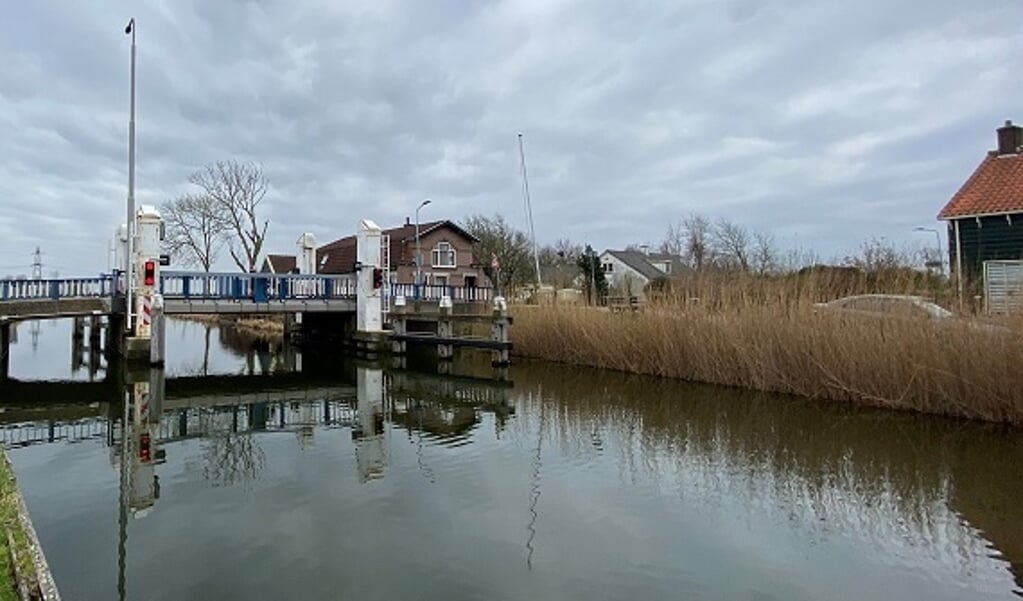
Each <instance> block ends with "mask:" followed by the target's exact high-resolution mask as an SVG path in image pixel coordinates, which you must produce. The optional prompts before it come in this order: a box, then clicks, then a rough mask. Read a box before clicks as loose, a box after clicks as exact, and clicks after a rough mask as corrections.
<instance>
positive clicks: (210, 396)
mask: <svg viewBox="0 0 1023 601" xmlns="http://www.w3.org/2000/svg"><path fill="white" fill-rule="evenodd" d="M153 372H154V373H162V371H159V370H153ZM382 384H383V390H382V391H381V397H380V407H381V411H382V412H383V414H384V415H385V416H386V417H387V420H388V421H392V422H396V423H397V422H400V423H402V424H403V426H407V425H409V424H408V423H407V421H408V420H406V419H404V418H402V417H401V416H402V415H405V414H407V413H408V412H409V411H410V410H409V409H408V407H410V406H411V405H410V404H411V403H415V405H416V407H417V408H420V409H421V408H422V407H424V406H426V405H429V406H449V407H451V406H459V407H461V408H462V409H463V410H464V409H471V410H472V412H473V413H474V412H475V410H476V409H482V410H484V411H496V412H498V413H500V414H501V415H507V414H508V413H509V411H510V409H509V408H508V407H507V389H508V388H510V387H511V383H510V382H497V381H488V380H481V379H476V378H451V377H439V376H428V375H424V374H414V373H410V372H390V373H388V374H387V375H386V377H385V378H384V379H383V382H382ZM8 385H9V386H10V388H5V393H6V392H11V393H12V396H8V395H7V394H5V395H4V403H3V405H4V410H3V411H0V442H2V443H3V444H5V445H7V446H10V447H19V446H26V445H30V444H38V443H53V442H70V443H75V442H82V441H87V440H105V441H106V442H107V444H109V445H116V443H117V441H118V440H120V438H121V430H120V428H121V423H122V420H121V417H122V416H121V414H122V412H123V409H122V407H121V406H120V405H121V401H120V399H121V398H123V392H120V391H119V389H118V387H117V386H116V385H115V384H113V383H111V382H9V383H8ZM162 385H163V398H162V399H154V401H155V402H154V410H156V411H158V412H159V413H160V414H161V415H160V418H159V420H158V423H159V430H158V432H155V433H154V434H156V440H155V441H154V442H157V443H161V442H174V441H176V440H182V439H184V438H194V437H201V436H205V435H208V434H214V433H216V432H223V431H225V429H224V428H223V427H222V426H223V425H222V424H221V425H220V426H214V425H213V424H214V422H213V421H210V420H209V419H205V417H208V416H209V415H212V414H231V415H232V416H233V417H232V418H231V421H230V427H229V428H227V429H226V431H229V432H247V431H282V430H298V429H300V428H305V427H311V426H335V427H354V428H356V429H357V428H358V427H359V426H358V424H357V420H356V417H357V404H358V403H357V397H358V390H357V389H356V387H354V386H351V385H339V384H338V383H336V382H330V381H324V380H317V379H315V378H311V377H310V376H303V375H302V374H282V375H274V376H206V377H193V376H188V377H179V378H166V379H165V380H164V381H163V383H162ZM76 400H77V401H78V402H76ZM474 408H475V409H474ZM475 421H476V420H475V419H474V420H473V423H475ZM216 423H218V424H219V423H220V422H216ZM422 425H423V427H426V428H427V429H430V428H433V431H432V433H433V434H439V431H438V430H437V428H439V427H440V426H438V424H437V423H436V422H431V421H430V420H427V423H424V424H422Z"/></svg>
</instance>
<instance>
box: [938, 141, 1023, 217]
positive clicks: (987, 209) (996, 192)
mask: <svg viewBox="0 0 1023 601" xmlns="http://www.w3.org/2000/svg"><path fill="white" fill-rule="evenodd" d="M1017 212H1019V213H1023V155H1021V154H1007V155H1000V156H999V155H997V154H994V153H992V154H989V155H988V156H987V157H985V158H984V160H983V162H981V164H980V165H979V166H978V167H977V169H976V171H974V172H973V175H971V176H970V179H968V180H966V183H965V184H963V187H962V188H959V191H958V192H956V194H955V196H953V197H952V200H950V201H948V204H946V205H945V208H944V209H942V210H941V212H940V213H938V219H955V218H957V217H974V216H977V215H991V214H1001V213H1017Z"/></svg>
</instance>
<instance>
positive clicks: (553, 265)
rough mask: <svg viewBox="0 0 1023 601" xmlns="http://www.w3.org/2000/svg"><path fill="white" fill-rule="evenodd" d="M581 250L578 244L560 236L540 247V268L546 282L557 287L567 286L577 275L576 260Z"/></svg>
mask: <svg viewBox="0 0 1023 601" xmlns="http://www.w3.org/2000/svg"><path fill="white" fill-rule="evenodd" d="M582 252H583V247H582V246H581V245H579V244H576V243H574V242H572V241H571V240H568V239H567V238H562V239H560V240H558V241H556V242H555V243H554V245H552V246H551V245H548V246H542V247H541V248H540V269H541V270H543V273H544V278H545V279H546V280H547V281H548V283H550V284H552V285H554V286H556V287H557V288H569V287H571V286H572V285H573V284H574V283H575V280H576V278H577V277H578V275H579V273H578V271H579V269H578V267H577V266H576V261H577V259H578V258H579V256H580V255H581V254H582Z"/></svg>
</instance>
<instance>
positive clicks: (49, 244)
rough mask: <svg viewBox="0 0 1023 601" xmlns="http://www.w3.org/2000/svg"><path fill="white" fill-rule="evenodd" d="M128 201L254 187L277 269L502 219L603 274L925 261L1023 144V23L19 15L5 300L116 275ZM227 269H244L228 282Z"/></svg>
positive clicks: (711, 10)
mask: <svg viewBox="0 0 1023 601" xmlns="http://www.w3.org/2000/svg"><path fill="white" fill-rule="evenodd" d="M131 16H134V17H135V18H136V19H137V22H138V167H137V182H138V184H137V185H138V188H137V199H138V202H140V203H149V204H157V205H158V204H160V203H161V202H163V201H165V200H166V199H168V198H171V197H174V196H175V195H178V194H181V193H183V192H186V191H188V190H189V184H188V183H187V180H188V176H189V174H190V173H192V172H193V171H194V170H196V169H198V168H199V167H201V166H202V165H203V164H204V163H207V162H209V161H214V160H217V159H226V158H234V159H240V160H249V161H255V162H258V163H259V164H261V165H262V166H263V168H264V170H265V171H266V173H267V175H268V176H269V179H270V181H271V185H272V190H271V192H270V194H269V195H268V196H267V198H266V201H265V216H266V217H267V218H269V219H270V222H271V225H270V235H269V243H268V250H270V251H274V252H285V253H290V252H292V251H293V249H294V242H295V239H296V238H297V237H298V235H299V234H300V233H302V232H304V231H311V232H313V233H314V234H315V235H316V236H317V238H318V239H319V240H320V241H322V242H327V241H329V240H332V239H334V238H337V237H340V236H342V235H345V234H348V233H351V232H353V231H354V228H355V225H356V223H357V221H358V219H360V218H364V217H368V218H372V219H374V220H376V221H377V222H378V223H380V224H381V225H382V226H384V227H387V226H391V225H397V224H398V223H399V222H401V221H403V220H404V218H405V216H406V215H410V214H411V213H412V212H413V211H414V209H415V206H416V205H417V204H418V203H419V202H420V201H421V200H422V199H423V198H427V197H428V198H432V199H433V204H432V205H431V206H429V207H427V208H426V209H424V210H423V212H422V219H423V220H424V221H425V220H428V219H437V218H450V219H456V220H457V219H460V218H462V217H464V216H466V215H468V214H471V213H484V214H492V213H495V212H501V213H503V214H504V215H505V216H506V217H507V218H508V219H509V220H510V221H512V222H513V223H514V224H516V225H518V226H520V227H522V228H523V229H525V227H526V222H525V217H524V211H523V205H522V198H521V192H520V178H519V162H518V161H519V158H518V147H517V142H516V134H517V133H518V132H520V131H521V132H523V133H524V134H525V143H526V159H527V164H528V168H529V175H530V177H529V183H530V188H531V191H532V197H533V212H534V219H535V224H536V235H537V238H538V240H539V241H540V242H541V243H545V242H553V241H554V240H556V239H557V238H560V237H568V238H571V239H573V240H576V241H579V242H589V243H592V244H593V245H594V246H596V247H599V248H607V247H612V248H613V247H622V246H625V245H626V244H629V243H643V242H648V243H651V244H656V243H658V242H659V241H660V240H661V239H662V238H663V235H664V231H665V229H666V226H667V224H668V223H670V222H672V221H676V220H678V219H679V218H681V217H683V216H685V215H686V214H689V213H691V212H694V211H695V212H700V213H704V214H706V215H707V216H709V217H712V218H719V217H724V218H728V219H732V220H735V221H738V222H740V223H742V224H743V225H746V226H749V227H751V228H759V229H764V230H770V231H772V232H774V234H775V236H776V237H777V239H778V241H779V242H780V243H781V244H783V245H785V246H791V245H793V244H796V243H798V244H799V246H802V247H811V248H814V249H816V250H817V251H818V252H819V253H820V254H821V255H823V256H834V255H837V254H840V253H842V252H844V251H845V250H846V249H850V248H854V247H856V246H857V245H858V244H859V242H860V241H861V240H863V239H864V238H867V237H870V236H878V237H881V236H884V237H887V238H888V239H890V240H894V241H898V242H899V243H900V244H902V243H907V244H913V243H916V244H922V243H930V244H933V235H931V234H920V233H914V232H912V228H913V227H914V226H920V225H922V226H928V227H941V226H940V225H939V224H938V222H936V221H935V215H936V214H937V212H938V211H939V210H940V208H941V207H942V205H943V204H944V203H945V202H946V201H947V200H948V198H949V197H950V196H951V195H952V194H953V193H954V192H955V191H956V189H957V188H958V187H959V185H960V184H961V183H962V182H963V181H964V180H965V179H966V177H968V175H969V174H970V173H971V172H972V170H973V169H974V167H975V166H976V165H977V163H978V162H979V161H980V160H981V159H982V158H983V156H984V153H985V152H986V151H987V150H988V149H990V148H993V147H994V145H995V134H994V129H995V128H996V127H997V126H999V125H1000V124H1001V123H1002V122H1003V121H1004V120H1006V119H1017V120H1019V121H1023V108H1021V105H1020V102H1019V98H1020V91H1019V83H1020V69H1021V63H1020V57H1021V56H1023V34H1021V31H1023V30H1021V23H1023V2H1018V1H1016V0H990V1H985V2H964V1H962V0H916V1H912V2H910V1H900V0H887V1H883V2H882V1H862V2H838V1H834V2H830V1H823V2H822V1H820V0H786V1H777V0H734V1H733V0H721V1H719V0H671V1H664V2H652V1H651V2H623V1H610V0H494V1H480V2H469V1H468V0H463V1H452V0H431V1H419V0H416V1H412V0H409V1H406V2H401V1H398V0H374V1H371V2H367V1H365V0H353V1H338V0H322V1H306V2H297V1H290V0H289V1H285V0H258V1H251V2H235V1H224V0H218V1H217V2H211V1H200V0H195V1H184V0H164V1H153V2H128V1H121V2H116V1H105V2H66V1H57V0H34V1H33V2H17V3H9V5H8V6H7V7H6V8H5V11H4V17H3V19H0V53H2V59H3V60H2V64H3V67H2V68H0V275H3V274H10V273H21V272H28V271H29V264H30V263H31V261H32V256H31V253H32V251H33V250H34V248H35V247H36V246H37V245H38V246H40V247H42V250H43V253H44V263H45V264H46V269H47V273H49V272H50V271H51V270H54V269H57V270H59V271H60V272H61V273H62V274H71V273H74V274H91V273H93V272H98V271H100V270H103V269H105V268H106V265H107V247H108V244H109V240H110V239H111V237H112V234H113V231H114V229H115V226H116V224H117V223H119V222H120V221H123V219H124V206H125V196H126V189H127V150H126V147H127V121H128V57H129V44H130V40H129V38H128V37H127V36H125V35H124V26H125V23H126V22H127V21H128V18H129V17H131ZM222 264H223V266H224V267H228V264H227V262H222Z"/></svg>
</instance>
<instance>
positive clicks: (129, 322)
mask: <svg viewBox="0 0 1023 601" xmlns="http://www.w3.org/2000/svg"><path fill="white" fill-rule="evenodd" d="M124 33H125V34H127V35H130V36H131V104H130V114H129V116H128V207H127V217H126V220H125V222H124V227H125V228H127V230H128V244H127V247H126V249H125V253H124V254H125V257H124V281H125V288H126V291H125V295H124V301H125V317H126V319H125V320H124V321H125V327H126V329H127V330H128V331H129V332H134V320H133V319H132V308H133V307H132V306H133V304H134V300H135V299H134V298H133V297H134V296H135V265H134V263H135V257H134V254H135V18H134V17H133V18H132V19H131V20H130V21H128V26H127V27H125V28H124Z"/></svg>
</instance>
